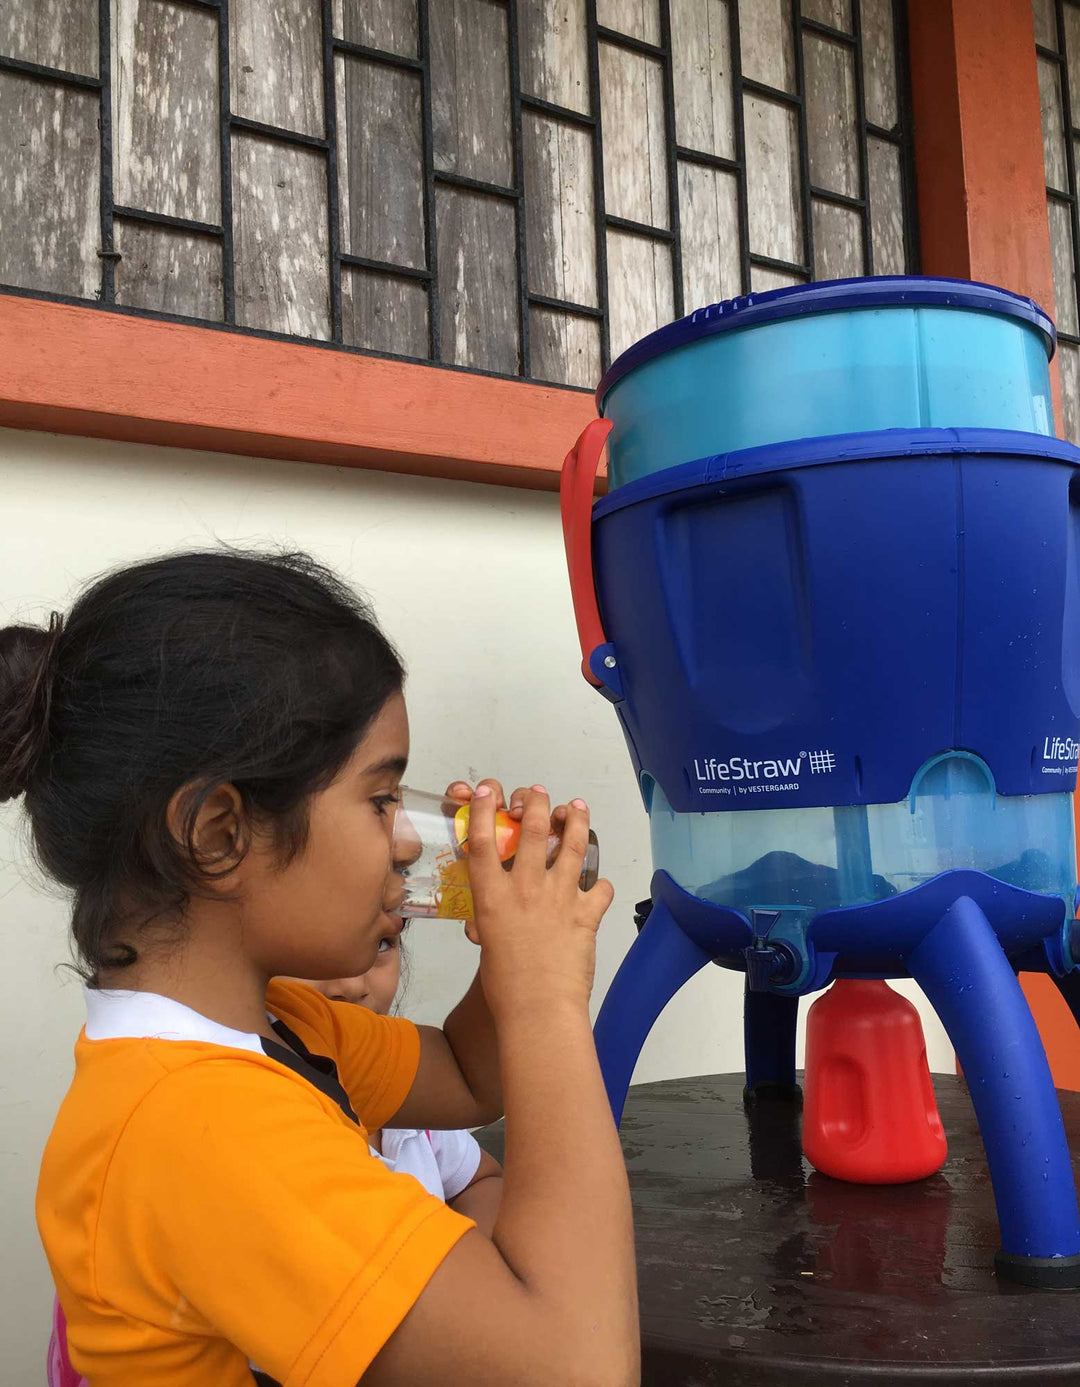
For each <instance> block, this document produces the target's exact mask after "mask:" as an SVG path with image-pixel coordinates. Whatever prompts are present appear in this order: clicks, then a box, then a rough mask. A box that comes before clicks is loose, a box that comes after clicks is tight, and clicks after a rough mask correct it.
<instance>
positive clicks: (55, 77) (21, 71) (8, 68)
mask: <svg viewBox="0 0 1080 1387" xmlns="http://www.w3.org/2000/svg"><path fill="white" fill-rule="evenodd" d="M102 71H103V72H106V71H108V69H107V68H103V69H102ZM0 72H14V73H17V74H18V75H19V76H20V77H31V78H33V80H34V81H35V82H50V83H55V84H56V85H57V86H59V87H81V88H82V90H83V91H93V92H96V91H100V90H101V84H102V78H100V77H85V76H83V75H82V74H81V73H78V72H66V71H65V70H64V69H63V68H62V67H46V66H45V65H44V64H43V63H28V62H26V61H25V59H23V58H4V57H0Z"/></svg>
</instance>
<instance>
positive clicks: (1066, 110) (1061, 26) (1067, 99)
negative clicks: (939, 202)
mask: <svg viewBox="0 0 1080 1387" xmlns="http://www.w3.org/2000/svg"><path fill="white" fill-rule="evenodd" d="M1054 19H1055V22H1056V24H1057V37H1058V51H1059V52H1060V54H1061V61H1060V63H1059V64H1058V89H1059V90H1060V92H1061V114H1062V124H1063V125H1064V127H1065V130H1064V138H1065V170H1066V177H1067V178H1068V182H1069V223H1070V226H1071V228H1072V258H1073V297H1074V299H1075V298H1076V284H1077V269H1078V266H1080V215H1078V210H1077V197H1076V156H1075V153H1074V150H1073V133H1072V132H1073V113H1072V94H1071V92H1070V91H1069V51H1068V48H1067V47H1066V43H1065V8H1064V5H1063V4H1062V0H1054ZM1076 56H1077V59H1078V60H1080V53H1078V54H1077V55H1076ZM1077 307H1078V311H1080V304H1078V305H1077Z"/></svg>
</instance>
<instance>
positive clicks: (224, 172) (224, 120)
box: [218, 0, 236, 324]
mask: <svg viewBox="0 0 1080 1387" xmlns="http://www.w3.org/2000/svg"><path fill="white" fill-rule="evenodd" d="M229 61H230V59H229V0H221V8H220V10H219V11H218V122H219V124H218V144H219V145H220V147H221V296H222V300H223V302H222V308H223V311H224V315H225V321H226V322H227V323H232V324H235V323H236V276H235V264H236V261H235V252H234V250H233V206H232V83H231V79H230V76H229Z"/></svg>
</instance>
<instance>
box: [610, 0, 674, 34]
mask: <svg viewBox="0 0 1080 1387" xmlns="http://www.w3.org/2000/svg"><path fill="white" fill-rule="evenodd" d="M596 22H597V24H599V25H601V26H602V27H603V28H605V29H614V30H615V31H616V32H617V33H620V34H628V35H629V36H630V37H631V38H634V39H643V40H644V41H645V42H646V43H659V42H660V8H659V6H658V4H657V0H596Z"/></svg>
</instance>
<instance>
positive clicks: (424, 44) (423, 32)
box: [416, 0, 442, 361]
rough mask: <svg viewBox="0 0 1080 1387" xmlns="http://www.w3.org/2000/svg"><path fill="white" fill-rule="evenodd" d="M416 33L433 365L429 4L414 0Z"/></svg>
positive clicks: (435, 278)
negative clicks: (419, 74)
mask: <svg viewBox="0 0 1080 1387" xmlns="http://www.w3.org/2000/svg"><path fill="white" fill-rule="evenodd" d="M416 10H417V25H418V31H419V55H420V63H421V76H420V110H421V122H422V136H423V157H424V244H425V246H426V248H427V269H428V273H429V274H430V276H431V278H430V280H429V281H428V342H429V345H430V349H431V359H432V361H439V360H441V358H442V340H441V338H442V333H441V324H440V322H439V248H438V241H437V231H436V226H435V137H434V134H433V132H432V128H431V25H430V20H429V15H428V0H417V6H416Z"/></svg>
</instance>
